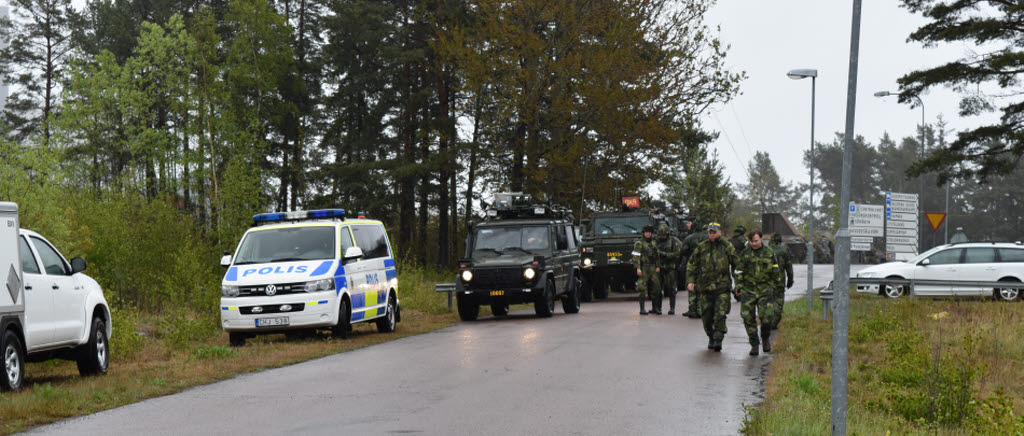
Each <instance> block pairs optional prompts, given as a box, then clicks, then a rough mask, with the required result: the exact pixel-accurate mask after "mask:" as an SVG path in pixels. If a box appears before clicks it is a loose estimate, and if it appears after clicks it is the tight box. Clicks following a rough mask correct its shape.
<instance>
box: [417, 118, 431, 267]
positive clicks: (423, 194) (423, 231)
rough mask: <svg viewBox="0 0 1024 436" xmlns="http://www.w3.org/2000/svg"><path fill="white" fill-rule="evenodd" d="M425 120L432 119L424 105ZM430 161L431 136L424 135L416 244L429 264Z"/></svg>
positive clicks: (422, 260) (425, 261)
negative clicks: (418, 226) (418, 225)
mask: <svg viewBox="0 0 1024 436" xmlns="http://www.w3.org/2000/svg"><path fill="white" fill-rule="evenodd" d="M423 115H424V116H423V119H424V121H426V120H428V119H430V106H429V105H423ZM429 159H430V136H429V135H424V138H423V143H422V144H421V145H420V162H421V163H420V167H421V168H422V170H421V176H420V190H419V194H420V195H419V196H420V199H419V200H420V216H419V220H420V228H419V233H418V234H417V239H419V241H418V242H419V243H418V244H416V247H417V250H418V251H419V257H420V262H422V263H424V264H425V263H427V224H428V222H429V220H428V213H429V211H430V208H429V203H428V200H429V199H430V170H429V168H427V165H428V161H429Z"/></svg>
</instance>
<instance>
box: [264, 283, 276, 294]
mask: <svg viewBox="0 0 1024 436" xmlns="http://www.w3.org/2000/svg"><path fill="white" fill-rule="evenodd" d="M266 291H267V295H274V294H276V293H277V286H274V285H267V288H266Z"/></svg>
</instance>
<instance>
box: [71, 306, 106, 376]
mask: <svg viewBox="0 0 1024 436" xmlns="http://www.w3.org/2000/svg"><path fill="white" fill-rule="evenodd" d="M76 360H77V361H78V373H79V374H81V375H83V376H87V375H102V374H106V373H107V366H109V364H110V342H109V341H107V324H106V323H104V322H103V319H102V318H99V317H96V318H93V319H92V330H90V331H89V342H86V343H85V345H83V346H82V347H81V348H80V349H79V350H78V359H76Z"/></svg>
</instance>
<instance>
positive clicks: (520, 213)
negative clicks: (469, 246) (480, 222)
mask: <svg viewBox="0 0 1024 436" xmlns="http://www.w3.org/2000/svg"><path fill="white" fill-rule="evenodd" d="M486 215H487V216H486V220H487V221H494V220H502V219H514V218H538V217H540V218H552V219H565V220H569V221H575V218H573V215H572V211H571V210H569V208H567V207H565V206H562V205H558V204H554V203H550V202H549V203H546V204H545V203H535V202H534V201H533V197H532V196H530V195H529V194H524V193H522V192H501V193H497V194H495V195H494V203H493V204H492V205H491V207H489V208H488V209H487V212H486Z"/></svg>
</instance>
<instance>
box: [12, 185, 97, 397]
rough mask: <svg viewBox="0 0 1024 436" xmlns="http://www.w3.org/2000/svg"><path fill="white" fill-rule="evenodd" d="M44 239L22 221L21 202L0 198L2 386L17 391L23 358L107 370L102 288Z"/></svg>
mask: <svg viewBox="0 0 1024 436" xmlns="http://www.w3.org/2000/svg"><path fill="white" fill-rule="evenodd" d="M83 270H85V260H84V259H82V258H80V257H76V258H73V259H71V262H68V261H67V260H66V259H65V258H64V256H61V254H60V252H58V251H57V249H56V248H54V247H53V244H50V242H49V241H47V240H46V238H43V237H42V235H39V234H38V233H36V232H33V231H31V230H24V229H21V228H20V227H19V226H18V205H17V204H14V203H11V202H0V353H2V358H3V374H2V375H0V389H2V390H5V391H6V390H18V389H21V386H22V383H23V382H24V381H25V362H26V361H32V362H39V361H43V360H49V359H54V358H60V359H69V360H74V361H76V362H78V372H79V373H81V374H82V375H83V376H84V375H98V374H106V373H107V366H108V364H109V363H110V343H109V339H110V334H111V329H110V308H109V307H108V306H107V300H106V299H105V298H103V290H102V289H100V286H99V284H97V283H96V281H95V280H93V279H92V278H90V277H89V276H87V275H85V274H82V271H83Z"/></svg>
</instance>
